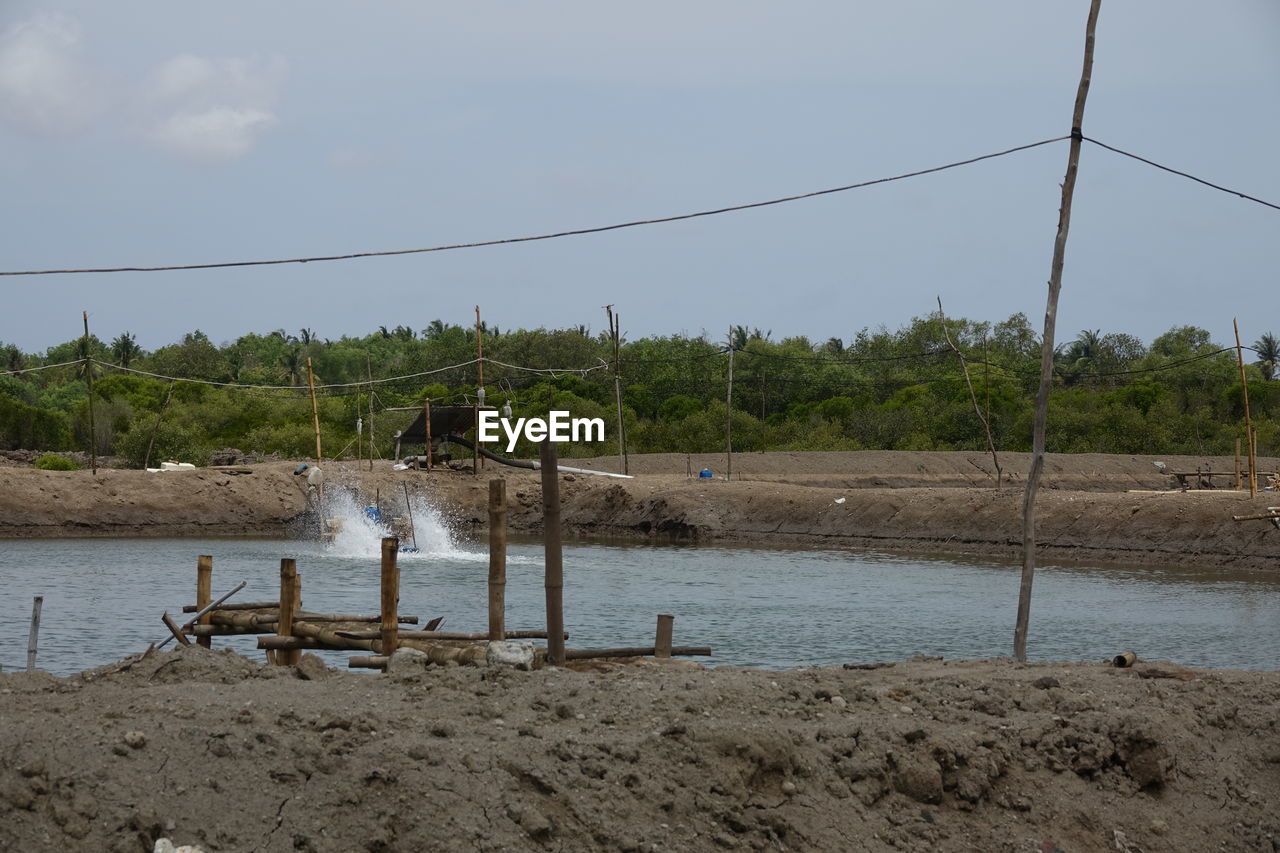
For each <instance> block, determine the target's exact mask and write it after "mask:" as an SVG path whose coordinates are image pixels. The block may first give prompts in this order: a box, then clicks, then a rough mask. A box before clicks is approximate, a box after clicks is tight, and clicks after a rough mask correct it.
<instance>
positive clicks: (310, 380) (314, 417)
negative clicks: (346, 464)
mask: <svg viewBox="0 0 1280 853" xmlns="http://www.w3.org/2000/svg"><path fill="white" fill-rule="evenodd" d="M307 387H308V388H310V389H311V421H312V423H313V424H315V428H316V465H319V464H320V463H321V461H322V459H321V456H320V409H319V407H318V406H317V405H316V375H315V373H314V372H313V371H312V370H311V356H307ZM321 494H322V495H323V492H321Z"/></svg>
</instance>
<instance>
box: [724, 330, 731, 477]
mask: <svg viewBox="0 0 1280 853" xmlns="http://www.w3.org/2000/svg"><path fill="white" fill-rule="evenodd" d="M724 421H725V423H724V441H725V453H724V456H725V475H724V478H725V479H726V480H732V479H733V326H732V325H730V326H729V391H728V393H727V394H725V410H724Z"/></svg>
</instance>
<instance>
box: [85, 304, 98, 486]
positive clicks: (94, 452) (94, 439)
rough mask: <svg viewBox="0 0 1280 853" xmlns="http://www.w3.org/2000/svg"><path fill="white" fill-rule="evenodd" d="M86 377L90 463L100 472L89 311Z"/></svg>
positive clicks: (93, 468)
mask: <svg viewBox="0 0 1280 853" xmlns="http://www.w3.org/2000/svg"><path fill="white" fill-rule="evenodd" d="M84 378H85V382H87V383H89V465H90V467H91V469H92V470H93V473H94V475H95V476H96V475H97V473H98V430H97V427H95V426H94V423H93V359H92V358H91V357H90V353H89V312H88V311H85V312H84Z"/></svg>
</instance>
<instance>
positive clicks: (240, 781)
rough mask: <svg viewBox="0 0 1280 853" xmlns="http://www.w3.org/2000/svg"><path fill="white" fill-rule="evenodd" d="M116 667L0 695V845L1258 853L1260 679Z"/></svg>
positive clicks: (913, 665) (209, 659)
mask: <svg viewBox="0 0 1280 853" xmlns="http://www.w3.org/2000/svg"><path fill="white" fill-rule="evenodd" d="M125 666H127V668H125V669H123V671H120V670H121V667H120V666H119V665H117V666H116V667H114V669H115V670H117V671H114V672H111V671H97V672H91V673H86V674H82V675H80V676H73V677H70V678H66V679H58V678H54V677H52V676H48V675H44V674H35V675H25V674H16V675H15V674H10V675H0V717H2V718H3V719H4V720H5V725H4V726H3V727H2V728H0V850H14V851H17V850H23V851H27V850H36V849H53V848H56V847H67V848H72V849H84V850H89V849H92V850H104V851H119V852H120V853H124V852H125V851H137V852H138V853H141V851H149V850H150V849H151V845H152V844H153V843H154V841H155V840H156V839H157V838H159V837H162V836H164V837H168V838H171V839H173V841H174V842H175V843H199V844H201V845H203V846H204V848H205V849H206V850H208V851H232V850H236V851H244V850H257V851H263V853H268V851H315V853H325V851H343V853H346V851H361V850H367V851H393V850H397V851H398V850H406V851H407V850H423V849H426V850H434V849H474V850H539V849H547V850H562V851H576V850H626V851H640V850H646V851H648V850H721V849H723V850H871V851H881V850H930V851H972V850H983V851H1011V853H1012V851H1018V853H1031V852H1032V851H1064V853H1092V851H1096V853H1102V851H1108V853H1116V851H1120V853H1125V852H1126V851H1127V853H1138V851H1148V853H1151V851H1157V850H1171V851H1202V850H1210V849H1212V850H1233V851H1234V850H1240V851H1245V850H1247V851H1271V850H1280V843H1278V842H1277V839H1278V838H1280V818H1278V817H1277V816H1276V813H1275V809H1274V804H1275V802H1277V800H1280V746H1277V744H1280V731H1278V730H1277V729H1278V727H1280V673H1243V672H1227V671H1203V670H1194V671H1193V670H1185V669H1182V668H1179V667H1175V666H1172V665H1154V664H1153V665H1146V666H1145V667H1144V668H1139V669H1134V670H1116V669H1112V668H1110V667H1108V666H1106V665H1104V664H1058V665H1027V666H1023V665H1016V664H1014V663H1012V662H1009V661H1003V660H997V661H957V662H953V661H942V660H924V659H920V660H915V661H909V662H903V663H898V664H896V665H885V666H881V667H880V668H874V669H838V668H822V669H799V670H792V671H787V672H769V671H756V670H739V669H716V670H706V671H704V670H701V669H698V668H697V667H695V666H693V665H691V664H687V663H679V662H668V663H665V664H664V663H659V662H656V661H651V662H649V663H647V664H631V665H622V664H614V665H607V666H606V665H603V664H597V665H595V666H592V667H589V668H587V671H583V672H575V671H568V670H554V669H544V670H539V671H535V672H519V671H514V670H507V669H492V668H458V667H441V668H431V669H426V670H416V671H411V672H408V673H402V674H392V675H380V676H369V675H354V674H350V673H345V672H330V671H326V670H316V669H311V670H310V671H309V672H308V675H309V676H310V677H309V678H303V677H301V676H300V674H299V672H298V671H295V670H294V669H293V668H282V667H266V666H259V665H258V664H256V663H252V662H250V661H248V660H246V659H244V658H242V657H239V656H237V655H235V654H233V653H230V652H225V651H221V652H209V651H205V650H202V649H199V648H198V647H191V648H185V649H181V650H179V651H176V652H172V653H164V654H157V655H152V656H150V657H148V658H146V659H144V660H141V661H134V662H131V665H129V662H126V664H125ZM108 669H111V668H108Z"/></svg>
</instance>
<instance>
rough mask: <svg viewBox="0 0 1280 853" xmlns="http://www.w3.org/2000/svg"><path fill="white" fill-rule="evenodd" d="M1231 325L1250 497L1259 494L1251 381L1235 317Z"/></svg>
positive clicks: (1238, 325) (1238, 324)
mask: <svg viewBox="0 0 1280 853" xmlns="http://www.w3.org/2000/svg"><path fill="white" fill-rule="evenodd" d="M1231 325H1232V326H1233V327H1234V328H1235V330H1236V359H1237V360H1238V361H1239V363H1240V388H1241V392H1242V393H1243V394H1244V436H1245V439H1246V440H1247V441H1248V442H1249V497H1251V498H1252V497H1256V496H1257V494H1258V474H1257V471H1258V458H1257V451H1256V444H1255V441H1254V436H1253V418H1251V417H1250V415H1249V379H1248V378H1247V377H1246V376H1245V373H1244V348H1243V347H1241V346H1240V323H1239V322H1237V321H1236V319H1235V318H1234V317H1233V318H1231Z"/></svg>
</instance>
